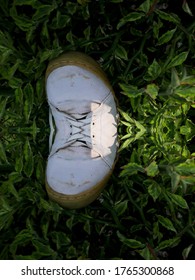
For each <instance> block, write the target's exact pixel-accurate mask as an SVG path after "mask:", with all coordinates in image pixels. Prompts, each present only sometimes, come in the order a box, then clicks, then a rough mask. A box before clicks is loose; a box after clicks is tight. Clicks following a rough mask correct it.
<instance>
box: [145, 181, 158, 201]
mask: <svg viewBox="0 0 195 280" xmlns="http://www.w3.org/2000/svg"><path fill="white" fill-rule="evenodd" d="M144 185H146V186H148V193H149V195H150V196H151V197H152V198H153V200H154V201H156V200H157V198H158V197H159V195H160V194H161V187H160V185H159V184H158V183H157V182H156V181H154V180H151V179H147V180H145V181H144Z"/></svg>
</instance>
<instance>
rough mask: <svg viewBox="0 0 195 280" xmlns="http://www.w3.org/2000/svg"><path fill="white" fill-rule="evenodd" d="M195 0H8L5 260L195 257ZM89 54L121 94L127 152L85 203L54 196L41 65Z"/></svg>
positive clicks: (0, 153) (1, 27)
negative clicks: (71, 204)
mask: <svg viewBox="0 0 195 280" xmlns="http://www.w3.org/2000/svg"><path fill="white" fill-rule="evenodd" d="M193 14H195V4H194V1H189V0H188V1H176V0H175V1H168V0H167V1H166V0H159V1H155V0H146V1H143V0H140V1H134V0H132V1H127V0H112V1H111V0H110V1H106V0H99V1H90V0H88V1H87V0H82V1H81V0H78V1H76V0H75V1H62V0H53V1H49V0H48V1H47V0H39V1H37V0H15V1H7V0H2V1H1V6H0V124H1V125H0V259H186V258H188V259H194V258H195V247H194V246H193V245H194V243H195V224H194V220H195V149H194V148H195V144H194V139H195V138H194V135H195V124H194V123H193V119H194V116H195V111H194V107H195V68H194V65H195V63H194V62H195V55H194V54H195V37H194V34H195V20H194V16H193ZM69 50H77V51H82V52H85V53H87V54H89V55H90V56H92V57H93V58H94V59H96V60H97V61H98V62H99V63H100V64H101V66H102V68H103V69H104V71H105V72H106V74H107V75H108V78H109V80H110V82H111V84H112V85H113V88H114V90H115V93H116V97H117V99H118V103H119V110H120V116H121V118H120V124H119V127H118V133H119V138H120V149H119V157H118V162H117V165H116V168H115V170H114V172H113V175H112V178H111V179H110V181H109V183H108V184H107V186H106V188H105V190H104V191H103V192H102V194H101V196H100V197H99V198H98V199H97V200H96V201H94V202H93V203H92V204H91V205H89V206H88V207H86V208H83V209H80V210H65V209H62V208H61V207H60V206H59V205H57V204H56V203H54V202H52V201H50V200H49V199H48V197H47V194H46V191H45V186H44V177H45V164H46V160H47V156H48V137H49V125H48V105H47V102H46V96H45V89H44V74H45V70H46V67H47V64H48V62H49V61H50V60H51V59H52V58H55V57H57V56H58V55H59V54H61V53H63V52H64V51H69Z"/></svg>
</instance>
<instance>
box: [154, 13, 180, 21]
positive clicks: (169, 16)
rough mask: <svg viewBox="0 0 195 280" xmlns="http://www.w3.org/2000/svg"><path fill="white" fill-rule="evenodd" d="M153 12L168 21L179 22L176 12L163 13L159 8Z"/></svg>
mask: <svg viewBox="0 0 195 280" xmlns="http://www.w3.org/2000/svg"><path fill="white" fill-rule="evenodd" d="M155 13H157V14H158V15H159V17H160V18H161V19H164V20H166V21H170V22H173V23H175V24H179V23H180V19H179V17H178V16H177V15H176V14H171V13H165V12H163V11H161V10H157V9H156V10H155Z"/></svg>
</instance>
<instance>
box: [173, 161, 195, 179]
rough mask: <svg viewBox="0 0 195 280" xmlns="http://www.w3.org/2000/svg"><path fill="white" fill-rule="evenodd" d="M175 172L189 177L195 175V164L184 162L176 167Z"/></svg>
mask: <svg viewBox="0 0 195 280" xmlns="http://www.w3.org/2000/svg"><path fill="white" fill-rule="evenodd" d="M175 171H176V172H177V173H179V174H180V175H184V176H188V175H195V163H194V162H189V163H188V162H184V163H181V164H179V165H178V166H176V167H175Z"/></svg>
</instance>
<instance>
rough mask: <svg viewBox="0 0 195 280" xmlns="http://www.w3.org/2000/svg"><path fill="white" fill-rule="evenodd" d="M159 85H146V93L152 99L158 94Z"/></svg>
mask: <svg viewBox="0 0 195 280" xmlns="http://www.w3.org/2000/svg"><path fill="white" fill-rule="evenodd" d="M158 90H159V87H158V86H157V85H155V84H149V85H147V87H146V93H147V94H149V95H150V97H151V98H152V99H156V97H157V96H158Z"/></svg>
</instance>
